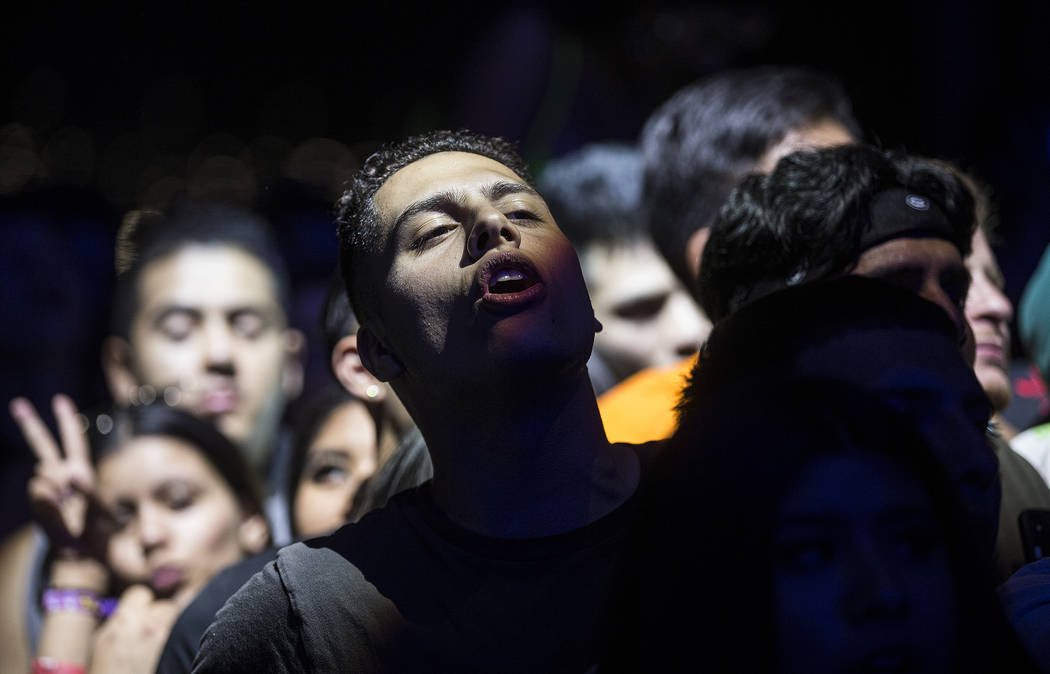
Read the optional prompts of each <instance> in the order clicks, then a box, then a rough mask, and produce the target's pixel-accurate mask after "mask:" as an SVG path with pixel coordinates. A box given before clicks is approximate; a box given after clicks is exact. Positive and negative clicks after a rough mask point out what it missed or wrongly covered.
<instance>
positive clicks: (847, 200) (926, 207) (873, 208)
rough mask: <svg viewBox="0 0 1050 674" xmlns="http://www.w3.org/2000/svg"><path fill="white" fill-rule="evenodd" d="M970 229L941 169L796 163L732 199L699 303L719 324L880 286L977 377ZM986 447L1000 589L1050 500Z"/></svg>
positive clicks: (971, 222)
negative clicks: (931, 317)
mask: <svg viewBox="0 0 1050 674" xmlns="http://www.w3.org/2000/svg"><path fill="white" fill-rule="evenodd" d="M975 227H976V221H975V217H974V199H973V195H972V194H971V192H970V191H969V190H968V189H967V188H966V186H965V185H964V184H963V183H962V182H961V181H960V180H959V178H958V177H957V176H956V175H955V173H954V172H953V171H952V169H950V168H948V167H947V166H946V165H944V164H943V163H941V162H936V161H931V160H926V159H922V158H919V157H914V156H909V155H906V154H900V153H894V152H887V151H883V150H879V149H876V148H873V147H869V146H864V145H850V146H842V147H837V148H828V149H824V150H817V151H805V152H797V153H795V154H792V155H789V156H787V157H785V158H784V159H781V160H780V162H779V163H778V164H777V167H776V169H774V171H773V172H772V173H770V174H769V175H753V176H750V177H748V178H746V179H745V180H744V181H743V182H742V183H741V184H740V185H739V186H738V187H737V188H736V189H735V190H734V191H733V193H732V194H731V195H730V197H729V200H728V201H727V202H726V205H725V206H724V207H723V209H722V211H721V213H720V214H719V218H718V220H717V221H716V222H715V224H714V225H713V226H712V227H711V235H710V238H709V240H708V242H707V246H706V247H705V249H704V254H703V259H702V261H701V264H700V278H699V288H698V293H699V298H700V302H701V304H702V305H703V308H704V310H705V311H706V312H707V314H708V315H709V316H710V317H711V318H712V320H714V321H715V323H716V324H717V323H718V321H720V320H722V319H724V318H725V317H727V316H729V315H731V314H732V313H734V312H735V311H737V310H738V309H739V308H740V307H742V306H744V305H746V304H748V303H750V302H753V301H754V300H756V299H758V298H760V297H764V296H766V295H769V294H770V293H773V292H776V291H778V290H780V289H783V288H786V287H789V286H795V285H799V284H803V283H809V282H812V281H817V280H820V279H825V278H831V277H835V276H841V275H844V274H857V275H861V276H867V277H870V278H876V279H880V280H882V281H885V282H887V283H890V284H892V285H895V286H898V287H902V288H904V289H907V290H910V291H912V292H914V293H915V294H916V295H918V296H920V297H922V298H924V299H926V300H928V301H930V302H932V303H934V304H936V305H937V306H939V307H940V308H941V309H943V310H944V312H945V314H946V315H947V316H948V318H949V319H951V321H952V323H954V325H955V327H956V334H957V342H958V345H959V348H960V350H961V352H962V355H963V357H964V358H965V359H966V361H967V363H969V364H970V365H971V367H972V365H973V362H974V339H973V333H972V331H971V329H970V326H969V324H968V322H967V320H966V315H965V312H964V307H965V304H966V297H967V291H968V289H969V285H970V274H969V272H968V271H967V268H966V266H965V263H964V260H965V259H966V258H967V257H968V256H969V255H970V252H971V245H972V240H973V234H974V231H975ZM985 422H987V419H985ZM987 439H988V444H989V446H990V448H991V449H990V451H991V452H992V453H993V454H994V456H995V457H996V458H997V460H998V464H999V480H1000V483H1001V486H1002V502H1001V504H1000V506H999V507H998V513H999V517H998V521H999V524H998V531H997V536H996V539H995V540H996V542H995V551H996V567H997V572H998V574H999V579H1000V580H1005V578H1007V577H1008V576H1009V575H1010V574H1011V573H1012V572H1013V571H1015V570H1017V569H1018V568H1020V567H1021V566H1022V565H1023V564H1024V563H1025V554H1024V549H1023V546H1022V544H1021V536H1020V531H1019V527H1018V523H1017V522H1018V520H1017V518H1018V515H1019V514H1020V513H1021V511H1023V510H1027V509H1029V508H1048V507H1050V491H1048V490H1045V489H1042V488H1039V484H1038V482H1037V481H1036V480H1035V479H1034V478H1036V477H1038V476H1037V475H1035V474H1034V473H1035V470H1034V469H1033V468H1032V466H1031V465H1029V464H1028V463H1027V462H1026V461H1025V460H1024V459H1023V458H1022V457H1020V456H1019V455H1017V454H1016V453H1015V452H1012V451H1010V449H1009V447H1008V446H1007V445H1006V444H1005V443H1004V442H1003V441H1002V439H1001V438H1000V437H999V436H998V434H996V433H993V432H989V433H988V434H987Z"/></svg>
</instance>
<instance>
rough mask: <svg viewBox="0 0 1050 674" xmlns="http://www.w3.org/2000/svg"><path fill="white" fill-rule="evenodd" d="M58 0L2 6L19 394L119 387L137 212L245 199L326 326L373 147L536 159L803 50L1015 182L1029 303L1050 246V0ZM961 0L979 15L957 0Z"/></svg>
mask: <svg viewBox="0 0 1050 674" xmlns="http://www.w3.org/2000/svg"><path fill="white" fill-rule="evenodd" d="M343 4H345V5H346V6H344V7H341V8H338V9H333V8H331V7H329V6H321V5H316V6H312V5H308V4H302V3H296V4H292V3H286V4H285V5H284V6H283V7H280V8H267V7H261V6H259V5H258V4H256V3H241V2H238V3H225V4H219V3H214V4H212V5H203V4H200V5H198V4H194V3H189V2H184V3H179V4H176V3H169V2H161V3H150V4H149V6H147V7H140V8H136V9H130V10H116V9H108V10H100V9H97V8H93V7H87V6H64V5H61V4H53V3H42V2H38V3H36V4H34V5H33V6H32V7H28V6H23V7H19V8H10V7H8V8H7V9H5V10H4V12H3V16H2V17H0V83H2V86H0V228H2V233H3V245H2V246H0V280H2V285H0V293H2V299H3V305H2V306H3V314H2V316H0V349H2V351H0V358H2V368H3V369H2V372H3V377H2V378H0V399H2V400H4V401H5V402H6V401H7V400H9V399H10V398H11V397H13V396H15V395H19V394H21V395H27V396H29V397H30V398H31V399H32V400H33V402H34V403H35V404H36V405H37V406H38V407H42V406H46V405H47V402H48V399H49V396H50V395H51V394H52V393H53V392H55V391H65V392H68V393H70V394H72V395H73V396H74V398H75V399H76V400H77V401H78V402H81V403H83V404H86V405H92V404H97V403H101V402H103V401H104V400H105V397H106V395H105V389H104V386H103V382H102V377H101V370H100V368H99V365H98V348H99V344H100V341H101V338H102V335H103V333H104V330H105V325H106V320H107V314H108V308H107V296H108V293H109V289H110V276H111V273H112V272H111V269H112V250H111V249H112V242H113V235H114V233H115V231H116V228H117V226H118V224H119V221H120V218H121V215H122V214H123V213H124V212H125V211H127V210H128V209H132V208H136V207H141V206H150V205H158V204H161V203H163V202H164V200H165V199H167V198H168V197H170V196H171V195H173V194H178V193H188V194H191V195H196V196H208V195H212V196H225V197H230V198H235V199H238V200H241V201H243V202H245V203H248V204H250V205H252V206H253V207H255V208H258V209H261V210H262V211H263V212H265V213H266V214H267V215H269V216H270V217H271V218H272V220H273V221H274V223H275V224H276V226H277V228H278V231H279V235H280V237H281V239H282V241H283V244H284V246H285V251H286V253H287V255H288V257H289V260H290V264H291V268H292V272H293V280H294V282H295V284H296V288H297V294H296V296H297V301H296V316H295V317H294V322H295V323H297V324H298V325H299V326H300V327H302V328H303V329H305V330H306V331H307V332H308V333H309V334H310V337H311V344H310V346H311V350H310V356H311V357H310V364H309V371H308V380H307V384H308V386H309V385H311V384H316V383H318V382H320V381H323V379H324V377H325V369H326V364H325V363H326V361H327V357H326V356H325V354H323V353H322V351H323V348H322V347H321V346H320V343H319V342H318V341H317V337H318V335H317V329H316V327H315V326H316V323H317V319H316V316H317V312H318V310H319V307H320V301H321V297H322V295H323V292H324V286H325V283H326V282H327V278H328V275H329V274H330V272H331V270H332V269H333V267H334V264H335V238H334V230H333V227H332V224H331V204H332V203H333V201H334V199H335V196H336V195H337V194H338V191H339V186H340V185H341V183H342V181H343V180H345V179H346V178H347V177H348V176H349V175H350V174H351V173H352V172H353V171H354V170H355V169H356V167H357V166H358V165H359V163H360V161H361V160H362V159H363V158H364V157H366V156H367V155H368V153H369V152H370V151H371V150H372V149H374V148H375V147H376V145H377V144H378V143H379V142H382V141H384V140H392V139H396V138H399V137H401V136H403V135H406V134H408V133H411V132H418V131H424V130H428V129H432V128H438V127H446V128H456V127H469V128H472V129H474V130H476V131H480V132H484V133H488V134H496V135H502V136H505V137H507V138H510V139H512V140H515V141H518V142H519V143H520V146H521V149H522V151H523V153H524V154H525V156H526V158H527V159H528V160H529V161H530V163H531V164H532V166H533V169H534V170H538V169H540V168H542V166H543V164H544V162H545V161H546V160H547V159H549V158H551V157H554V156H558V155H560V154H563V153H565V152H567V151H570V150H572V149H575V148H577V147H579V146H580V145H582V144H585V143H587V142H591V141H598V140H624V141H631V140H633V139H635V138H636V137H637V134H638V132H639V130H640V128H641V126H642V124H643V122H644V120H645V118H646V116H647V115H648V114H649V112H650V111H651V110H652V109H653V108H654V107H655V106H657V105H658V104H659V103H661V102H662V101H663V100H665V99H666V98H668V97H669V96H670V95H671V94H672V93H673V92H674V91H675V90H677V89H678V88H680V87H682V86H684V85H685V84H688V83H689V82H691V81H693V80H695V79H697V78H699V77H701V76H704V75H706V74H709V73H712V72H715V71H717V70H720V69H722V68H726V67H733V66H746V65H757V64H762V63H780V64H801V65H808V66H811V67H814V68H817V69H820V70H823V71H825V72H828V73H831V74H833V75H835V76H837V77H838V78H840V79H841V80H842V82H843V83H844V85H845V87H846V89H847V90H848V92H849V94H850V96H851V97H852V99H853V102H854V106H855V110H856V113H857V116H858V118H859V119H860V121H861V123H862V125H863V127H864V128H865V130H866V132H867V133H868V134H869V138H870V139H873V140H876V141H878V142H880V143H881V144H883V145H885V146H888V147H894V148H906V149H908V150H911V151H914V152H917V153H922V154H927V155H933V156H938V157H943V158H946V159H950V160H953V161H956V162H958V163H959V164H960V165H961V166H962V167H963V168H965V169H968V170H970V171H971V172H972V173H974V174H975V175H976V176H977V177H979V178H980V179H983V180H984V181H987V182H988V183H990V184H991V186H992V187H993V188H994V190H995V194H996V196H997V200H998V202H999V204H1000V210H1001V217H1002V223H1001V227H1000V239H1001V241H1000V245H999V247H998V251H999V256H1000V262H1001V264H1002V266H1003V268H1004V272H1005V274H1006V278H1007V292H1008V294H1009V296H1010V297H1011V299H1013V300H1014V301H1015V302H1016V301H1017V299H1018V298H1019V297H1020V294H1021V291H1022V290H1023V287H1024V283H1025V281H1026V279H1027V278H1028V276H1029V275H1030V274H1031V272H1032V270H1033V269H1034V267H1035V265H1036V264H1037V262H1038V259H1039V256H1040V255H1041V254H1042V251H1043V249H1044V248H1045V247H1046V245H1047V242H1048V241H1050V194H1048V190H1047V187H1048V185H1050V68H1048V66H1050V58H1048V56H1050V53H1048V52H1050V47H1048V42H1050V40H1048V35H1050V3H1046V2H1032V3H1030V4H1023V3H1009V2H990V1H983V2H978V3H971V4H965V3H958V2H948V1H947V0H931V1H927V2H911V3H903V2H893V3H867V4H865V3H858V4H853V5H850V6H848V8H847V5H845V4H844V3H836V4H834V5H832V4H830V3H828V4H826V5H821V4H819V3H807V4H806V5H805V6H804V8H797V7H792V6H791V5H790V4H785V3H776V4H773V3H759V2H751V3H749V2H731V3H730V2H725V3H719V2H707V3H694V4H669V3H653V4H649V5H647V6H646V7H637V6H636V7H635V8H633V9H622V10H621V9H612V8H611V7H615V6H609V5H607V6H606V7H605V9H604V10H599V11H587V10H585V9H583V8H579V9H572V8H571V7H570V6H569V5H570V3H545V4H519V5H507V4H503V3H491V4H489V5H481V4H477V3H472V4H459V5H455V4H451V5H450V4H440V5H437V4H435V5H431V6H430V8H429V9H426V10H420V9H415V8H413V7H412V6H410V5H407V4H401V3H395V2H385V3H383V2H379V3H375V4H374V6H371V7H369V8H367V9H362V8H360V7H353V6H351V5H352V4H354V3H343ZM961 5H963V6H961ZM0 431H2V434H0V442H2V443H3V444H2V450H0V451H2V452H3V454H2V459H0V478H2V480H0V534H3V533H6V532H7V531H9V530H10V529H11V528H12V527H14V526H16V525H18V524H19V523H21V522H22V521H24V520H25V519H26V517H27V516H28V515H27V509H26V504H25V481H26V479H27V477H28V475H29V471H30V470H31V467H32V462H31V458H30V454H29V451H28V449H27V448H26V447H25V445H24V443H23V442H22V440H21V438H20V437H19V436H18V434H17V429H16V428H15V426H14V424H13V422H11V420H10V419H9V417H8V415H7V414H6V412H5V413H4V414H2V415H0Z"/></svg>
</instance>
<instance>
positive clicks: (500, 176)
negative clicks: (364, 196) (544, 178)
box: [373, 152, 525, 230]
mask: <svg viewBox="0 0 1050 674" xmlns="http://www.w3.org/2000/svg"><path fill="white" fill-rule="evenodd" d="M497 180H503V181H510V182H515V183H520V184H522V185H524V184H525V181H523V180H522V179H521V177H520V176H519V175H518V174H516V173H515V172H514V171H512V170H511V169H510V168H508V167H507V166H506V165H504V164H501V163H500V162H498V161H496V160H495V159H490V158H489V157H485V156H483V155H479V154H473V153H470V152H436V153H434V154H430V155H427V156H426V157H423V158H422V159H417V160H416V161H414V162H412V163H411V164H408V165H407V166H404V167H402V168H401V169H399V170H397V171H396V172H394V174H393V175H392V176H390V177H389V178H388V179H387V181H386V182H385V183H383V185H382V186H381V187H380V188H379V189H378V190H377V191H376V193H375V196H374V197H373V203H374V204H375V209H376V213H377V215H378V216H379V221H380V222H381V223H382V225H383V228H384V230H386V229H388V228H389V227H391V226H392V225H393V223H394V222H395V221H396V220H397V219H398V217H400V215H401V214H402V213H403V212H404V211H405V210H406V209H407V208H409V207H410V206H411V205H412V204H414V203H416V202H418V201H421V200H423V199H426V198H427V197H429V196H432V195H435V194H439V193H442V192H452V191H455V192H463V193H468V194H469V193H470V192H472V191H475V190H481V189H482V188H483V187H485V186H486V185H489V184H491V183H492V182H493V181H497Z"/></svg>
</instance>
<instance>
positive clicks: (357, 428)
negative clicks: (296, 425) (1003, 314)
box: [292, 400, 377, 538]
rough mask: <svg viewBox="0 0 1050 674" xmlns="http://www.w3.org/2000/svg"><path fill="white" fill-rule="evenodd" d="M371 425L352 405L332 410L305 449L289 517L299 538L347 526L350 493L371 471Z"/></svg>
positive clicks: (373, 436)
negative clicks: (301, 470) (290, 516)
mask: <svg viewBox="0 0 1050 674" xmlns="http://www.w3.org/2000/svg"><path fill="white" fill-rule="evenodd" d="M376 451H377V437H376V425H375V421H373V419H372V415H371V414H369V412H368V409H367V408H366V407H365V406H364V404H363V403H361V402H358V401H356V400H351V401H349V402H346V403H344V404H342V405H340V406H339V407H337V408H335V409H334V410H333V411H332V412H331V413H330V414H329V415H328V418H326V419H325V420H324V423H322V424H321V427H320V428H319V429H318V430H317V433H316V434H315V436H314V438H313V439H312V440H311V442H310V445H309V447H308V448H307V450H306V460H305V461H304V462H303V472H302V473H301V474H300V475H299V480H298V485H297V487H296V494H295V512H294V513H293V514H292V518H293V522H294V523H295V533H296V535H297V536H300V537H306V538H309V537H313V536H320V535H321V534H324V533H327V532H330V531H334V530H335V529H337V528H339V527H340V526H341V525H343V524H344V523H345V522H346V517H347V514H348V513H349V510H350V507H351V505H352V504H353V500H354V494H356V493H357V490H358V489H360V487H361V484H362V483H363V482H364V481H365V480H366V479H368V478H369V477H370V476H371V475H372V473H374V472H375V470H376Z"/></svg>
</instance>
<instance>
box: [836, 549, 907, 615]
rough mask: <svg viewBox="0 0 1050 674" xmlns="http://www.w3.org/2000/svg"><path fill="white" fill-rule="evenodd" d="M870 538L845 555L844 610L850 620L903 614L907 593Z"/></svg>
mask: <svg viewBox="0 0 1050 674" xmlns="http://www.w3.org/2000/svg"><path fill="white" fill-rule="evenodd" d="M884 554H885V553H884V552H880V551H879V550H878V549H876V548H875V546H874V545H873V544H871V543H870V542H869V543H868V544H863V545H861V546H858V548H856V549H854V550H853V551H852V553H851V554H850V555H849V559H848V561H847V564H848V565H849V567H848V570H847V572H846V589H845V596H844V597H843V600H844V607H843V608H844V610H845V613H846V618H847V619H848V620H849V621H851V622H853V623H861V622H865V621H868V620H876V621H879V620H893V619H897V618H901V617H903V616H904V615H906V614H907V611H908V602H907V597H906V596H905V593H904V591H903V588H902V587H901V584H900V583H901V581H900V579H899V578H897V577H895V574H894V572H893V569H892V568H891V562H890V561H889V560H887V559H885V558H884Z"/></svg>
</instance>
